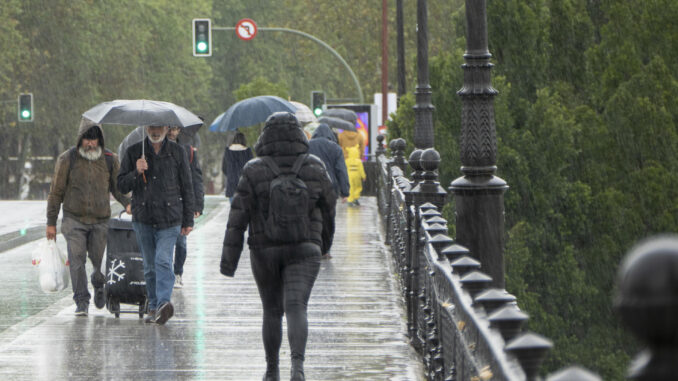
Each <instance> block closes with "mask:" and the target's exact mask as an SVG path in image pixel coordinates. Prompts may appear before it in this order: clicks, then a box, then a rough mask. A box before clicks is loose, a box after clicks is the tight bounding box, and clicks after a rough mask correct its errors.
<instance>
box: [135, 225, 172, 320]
mask: <svg viewBox="0 0 678 381" xmlns="http://www.w3.org/2000/svg"><path fill="white" fill-rule="evenodd" d="M132 226H133V227H134V232H135V233H136V236H137V242H138V243H139V248H141V254H142V256H143V257H144V279H145V280H146V295H147V297H148V309H149V310H157V309H158V307H160V306H161V305H162V304H163V303H166V302H169V301H170V299H171V298H172V288H173V287H174V272H173V271H172V257H173V256H174V243H175V242H176V241H177V236H178V235H179V232H181V227H180V226H172V227H169V228H165V229H156V228H154V227H153V226H151V225H146V224H142V223H141V222H133V223H132Z"/></svg>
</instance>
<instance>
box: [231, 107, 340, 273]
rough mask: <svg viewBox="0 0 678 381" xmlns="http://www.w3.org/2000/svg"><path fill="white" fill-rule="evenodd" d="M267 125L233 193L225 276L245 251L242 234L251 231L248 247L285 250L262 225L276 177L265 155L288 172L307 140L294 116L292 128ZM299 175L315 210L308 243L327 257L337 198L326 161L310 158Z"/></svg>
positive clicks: (282, 170) (304, 149)
mask: <svg viewBox="0 0 678 381" xmlns="http://www.w3.org/2000/svg"><path fill="white" fill-rule="evenodd" d="M277 114H278V113H276V114H273V116H271V117H269V121H268V122H267V124H266V127H264V130H263V132H262V134H261V136H260V137H259V141H258V142H257V144H256V145H255V147H254V150H255V152H256V154H257V156H258V157H257V158H256V159H252V160H250V161H249V162H247V164H245V167H244V168H243V171H242V175H241V176H240V181H239V182H238V187H237V189H236V192H235V196H234V199H233V203H232V205H231V211H230V213H229V216H228V225H227V227H226V234H225V237H224V246H223V250H222V256H221V273H222V274H224V275H228V276H232V275H233V274H234V272H235V269H236V267H237V265H238V261H239V259H240V254H241V252H242V249H243V236H244V233H245V229H246V228H248V227H249V231H248V233H249V236H248V240H247V243H248V244H249V246H250V249H254V250H259V249H266V248H269V247H276V246H283V244H280V243H276V242H271V241H270V240H268V238H267V237H266V236H265V235H264V221H265V218H266V216H267V215H268V203H269V195H268V191H269V183H270V182H271V181H272V180H273V179H274V174H273V171H272V170H271V169H270V168H269V167H268V166H267V165H266V164H265V163H264V162H263V160H262V159H261V157H262V156H271V157H272V158H273V159H274V160H275V161H276V163H277V164H278V166H279V167H280V170H281V172H286V171H288V170H289V169H290V168H291V167H292V165H293V164H294V161H295V160H296V158H297V156H298V155H301V154H304V153H306V152H307V151H308V141H307V140H306V135H304V132H303V130H302V129H301V127H299V124H298V122H297V121H296V118H294V119H293V121H294V124H274V123H270V122H271V119H272V118H274V117H275V116H276V115H277ZM299 177H300V178H301V179H302V180H304V182H305V183H306V186H307V187H308V189H309V193H310V198H311V203H312V205H313V209H312V211H311V213H310V214H309V217H310V221H311V235H310V237H311V238H310V239H309V240H308V241H309V242H312V243H315V244H317V245H319V246H320V247H321V249H322V252H323V253H327V252H328V251H329V249H330V247H331V246H332V239H333V237H334V215H335V204H336V198H337V196H336V194H335V193H334V188H333V186H332V182H331V181H330V178H329V176H328V175H327V172H326V171H325V167H324V165H323V163H322V161H321V160H320V159H319V158H317V157H316V156H313V155H309V156H308V157H307V158H306V159H305V161H304V164H303V165H302V167H301V169H300V170H299Z"/></svg>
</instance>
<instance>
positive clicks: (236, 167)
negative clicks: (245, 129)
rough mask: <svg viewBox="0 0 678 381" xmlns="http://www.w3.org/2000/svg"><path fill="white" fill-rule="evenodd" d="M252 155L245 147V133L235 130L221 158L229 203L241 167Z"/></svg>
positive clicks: (249, 149) (231, 199)
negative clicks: (231, 140)
mask: <svg viewBox="0 0 678 381" xmlns="http://www.w3.org/2000/svg"><path fill="white" fill-rule="evenodd" d="M253 156H254V155H252V149H251V148H249V147H247V140H246V139H245V135H244V134H243V133H242V132H240V131H238V132H236V134H235V136H234V137H233V142H232V143H231V144H230V145H229V146H228V147H226V150H225V151H224V157H223V159H222V160H221V172H223V173H224V176H225V177H226V197H228V199H229V200H230V201H231V204H232V203H233V194H234V193H235V188H236V186H237V185H238V179H240V173H241V172H242V168H243V167H244V166H245V163H247V162H248V161H249V160H250V159H252V157H253Z"/></svg>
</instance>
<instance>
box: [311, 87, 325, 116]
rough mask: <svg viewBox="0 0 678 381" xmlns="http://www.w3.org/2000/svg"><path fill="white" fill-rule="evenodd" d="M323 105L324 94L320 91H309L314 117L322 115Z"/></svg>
mask: <svg viewBox="0 0 678 381" xmlns="http://www.w3.org/2000/svg"><path fill="white" fill-rule="evenodd" d="M324 104H325V93H324V92H322V91H311V109H312V110H313V114H315V116H320V114H322V113H323V105H324Z"/></svg>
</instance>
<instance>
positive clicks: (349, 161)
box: [346, 146, 367, 206]
mask: <svg viewBox="0 0 678 381" xmlns="http://www.w3.org/2000/svg"><path fill="white" fill-rule="evenodd" d="M346 152H347V154H348V157H347V158H346V168H347V169H348V181H349V183H350V185H351V190H350V192H349V195H348V205H349V206H358V205H360V202H359V201H358V199H359V198H360V193H362V191H363V181H365V178H366V177H367V176H365V168H364V167H363V161H362V160H360V156H361V155H360V152H359V151H358V146H353V147H349V148H348V149H347V150H346Z"/></svg>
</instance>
